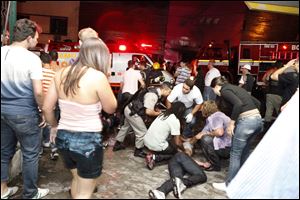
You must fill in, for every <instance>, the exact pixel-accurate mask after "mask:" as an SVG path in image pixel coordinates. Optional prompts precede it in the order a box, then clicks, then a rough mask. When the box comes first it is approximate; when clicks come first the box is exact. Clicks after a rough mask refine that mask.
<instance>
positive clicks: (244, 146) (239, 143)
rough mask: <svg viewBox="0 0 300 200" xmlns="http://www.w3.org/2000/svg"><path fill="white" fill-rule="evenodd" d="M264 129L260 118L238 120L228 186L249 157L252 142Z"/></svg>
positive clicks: (252, 117)
mask: <svg viewBox="0 0 300 200" xmlns="http://www.w3.org/2000/svg"><path fill="white" fill-rule="evenodd" d="M262 129H263V122H262V118H261V117H260V116H250V117H241V118H239V119H238V120H237V122H236V127H235V129H234V135H233V138H232V146H231V151H230V163H229V170H228V175H227V178H226V185H228V184H229V183H230V181H231V180H232V179H233V178H234V177H235V175H236V174H237V173H238V171H239V170H240V168H241V166H242V165H243V164H244V162H245V161H246V160H247V158H248V157H249V155H250V151H249V150H250V149H249V148H250V145H251V142H252V141H253V139H254V138H255V136H256V135H257V134H258V133H260V132H261V131H262Z"/></svg>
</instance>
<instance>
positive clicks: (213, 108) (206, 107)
mask: <svg viewBox="0 0 300 200" xmlns="http://www.w3.org/2000/svg"><path fill="white" fill-rule="evenodd" d="M201 111H202V116H203V117H209V116H210V115H212V114H214V113H215V112H218V111H219V109H218V106H217V104H216V102H215V101H211V100H209V101H204V103H203V104H202V109H201Z"/></svg>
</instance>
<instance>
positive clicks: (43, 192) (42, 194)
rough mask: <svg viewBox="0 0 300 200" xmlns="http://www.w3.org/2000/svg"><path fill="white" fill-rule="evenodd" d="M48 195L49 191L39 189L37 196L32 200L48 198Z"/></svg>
mask: <svg viewBox="0 0 300 200" xmlns="http://www.w3.org/2000/svg"><path fill="white" fill-rule="evenodd" d="M48 193H49V189H47V188H45V189H42V188H38V192H37V193H36V195H35V196H34V197H32V199H41V198H43V197H44V196H46V195H47V194H48Z"/></svg>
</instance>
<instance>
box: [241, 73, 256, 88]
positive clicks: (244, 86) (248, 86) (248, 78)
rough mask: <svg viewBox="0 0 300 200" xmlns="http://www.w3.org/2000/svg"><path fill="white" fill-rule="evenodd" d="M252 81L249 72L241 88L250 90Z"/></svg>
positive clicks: (252, 78)
mask: <svg viewBox="0 0 300 200" xmlns="http://www.w3.org/2000/svg"><path fill="white" fill-rule="evenodd" d="M254 81H255V79H254V77H253V76H252V75H251V74H247V80H246V83H245V84H244V85H243V88H244V89H245V90H247V91H248V92H252V88H253V85H254Z"/></svg>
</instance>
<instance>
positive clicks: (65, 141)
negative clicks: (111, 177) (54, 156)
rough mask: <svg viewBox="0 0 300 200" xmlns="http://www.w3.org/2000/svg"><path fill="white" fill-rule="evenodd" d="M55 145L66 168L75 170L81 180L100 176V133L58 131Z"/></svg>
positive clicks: (101, 151) (101, 147)
mask: <svg viewBox="0 0 300 200" xmlns="http://www.w3.org/2000/svg"><path fill="white" fill-rule="evenodd" d="M55 143H56V146H57V148H58V150H59V152H60V154H61V155H62V157H63V160H64V164H65V166H66V168H68V169H75V168H76V169H77V173H78V175H79V176H80V177H82V178H97V177H99V176H100V175H101V171H102V163H103V146H102V135H101V134H100V132H75V131H68V130H58V131H57V137H56V140H55Z"/></svg>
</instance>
